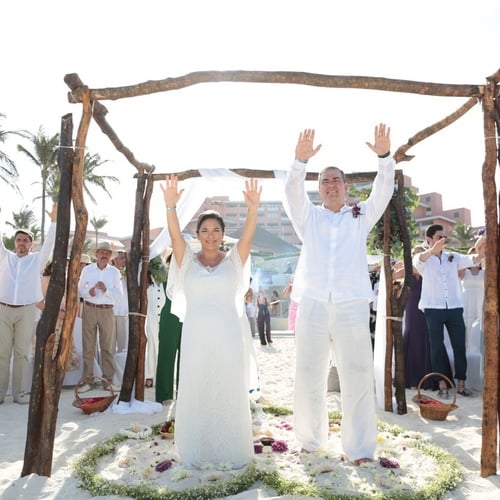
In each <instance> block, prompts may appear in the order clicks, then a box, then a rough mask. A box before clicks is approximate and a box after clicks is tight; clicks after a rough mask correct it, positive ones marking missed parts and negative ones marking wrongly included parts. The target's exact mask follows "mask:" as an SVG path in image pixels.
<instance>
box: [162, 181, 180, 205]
mask: <svg viewBox="0 0 500 500" xmlns="http://www.w3.org/2000/svg"><path fill="white" fill-rule="evenodd" d="M178 184H179V180H178V178H177V176H176V175H175V174H172V175H170V176H168V175H167V176H166V177H165V184H160V187H161V190H162V191H163V199H164V201H165V206H167V207H171V208H173V207H175V206H176V205H177V203H178V202H179V200H180V198H181V195H182V193H183V192H184V189H181V190H179V187H178Z"/></svg>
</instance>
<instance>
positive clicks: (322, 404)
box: [285, 124, 395, 465]
mask: <svg viewBox="0 0 500 500" xmlns="http://www.w3.org/2000/svg"><path fill="white" fill-rule="evenodd" d="M314 135H315V132H314V130H312V129H306V130H304V131H303V132H301V133H300V135H299V139H298V141H297V145H296V147H295V162H294V163H293V165H292V167H291V169H290V170H289V172H288V176H287V178H286V184H285V196H286V199H287V202H288V203H287V205H288V207H289V211H290V217H291V220H292V223H293V226H294V228H295V232H296V233H297V235H298V236H299V238H300V239H301V241H302V249H301V253H300V257H299V261H298V264H297V267H296V270H295V279H294V283H293V291H292V298H293V299H294V300H296V301H297V302H298V303H299V307H298V311H297V322H296V327H295V335H296V351H297V357H296V376H295V392H294V418H295V433H296V436H297V440H298V441H299V442H300V443H302V448H303V450H305V451H309V452H312V451H315V450H318V449H320V448H322V447H324V446H325V445H326V443H327V441H328V410H327V404H326V394H327V383H328V371H329V364H330V360H331V359H332V354H331V353H332V349H333V353H334V357H335V361H336V365H337V370H338V375H339V379H340V385H341V388H342V391H341V400H342V413H343V416H342V445H343V448H344V452H345V453H346V455H347V457H348V459H349V460H351V461H353V462H354V463H355V464H357V465H359V464H361V463H363V462H366V461H369V460H371V459H373V456H374V453H375V448H376V444H377V423H376V408H375V394H374V375H373V353H372V344H371V340H370V329H369V312H370V309H369V306H368V304H369V301H370V299H371V298H372V289H371V285H370V279H369V275H368V262H367V258H366V240H367V237H368V234H369V232H370V230H371V229H372V227H373V226H374V225H375V223H376V222H377V221H378V220H379V218H380V217H381V215H382V214H383V212H384V210H385V208H386V206H387V204H388V203H389V200H390V199H391V196H392V194H393V191H394V167H395V163H394V160H393V159H392V158H391V156H390V129H389V127H386V126H385V125H384V124H380V125H378V126H376V127H375V141H374V144H373V145H372V144H369V143H367V144H368V146H369V147H370V149H371V150H372V151H373V152H374V153H375V154H376V155H377V156H378V158H379V159H378V163H379V168H378V173H377V175H376V177H375V180H374V182H373V188H372V191H371V194H370V196H369V197H368V199H367V200H366V201H364V202H361V203H359V204H358V205H356V208H355V209H353V207H349V206H348V205H347V204H346V197H347V195H348V184H347V182H346V177H345V174H344V172H343V171H342V170H340V169H339V168H337V167H326V168H325V169H323V171H322V172H321V173H320V175H319V194H320V197H321V200H322V202H323V203H322V205H320V206H316V205H314V204H313V203H312V202H311V200H310V199H309V198H308V196H307V192H306V187H305V178H306V165H307V162H308V161H309V160H310V159H311V158H312V157H313V156H314V155H316V153H317V152H318V151H319V150H320V148H321V145H318V146H315V145H314Z"/></svg>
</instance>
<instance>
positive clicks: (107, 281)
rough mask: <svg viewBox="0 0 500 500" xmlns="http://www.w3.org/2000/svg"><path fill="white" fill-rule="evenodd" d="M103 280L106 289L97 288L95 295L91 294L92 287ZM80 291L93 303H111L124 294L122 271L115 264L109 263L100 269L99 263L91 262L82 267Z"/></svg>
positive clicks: (79, 283) (84, 297)
mask: <svg viewBox="0 0 500 500" xmlns="http://www.w3.org/2000/svg"><path fill="white" fill-rule="evenodd" d="M98 281H102V282H103V283H104V285H105V286H106V291H105V292H104V293H103V292H102V290H96V291H95V292H96V294H95V295H94V296H92V295H90V289H91V288H92V287H93V286H94V285H95V284H96V283H97V282H98ZM78 293H79V294H80V297H82V298H83V299H84V300H86V301H87V302H92V304H111V305H114V304H115V301H117V300H119V299H120V298H121V297H122V295H123V290H122V280H121V274H120V271H118V269H117V268H116V267H115V266H112V265H110V264H108V265H107V266H106V267H105V268H104V269H99V267H97V264H96V263H94V264H89V265H88V266H85V267H84V268H83V269H82V274H81V275H80V281H79V282H78Z"/></svg>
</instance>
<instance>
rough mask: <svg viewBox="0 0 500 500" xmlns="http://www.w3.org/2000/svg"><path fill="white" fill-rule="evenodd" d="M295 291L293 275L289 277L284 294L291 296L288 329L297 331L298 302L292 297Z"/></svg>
mask: <svg viewBox="0 0 500 500" xmlns="http://www.w3.org/2000/svg"><path fill="white" fill-rule="evenodd" d="M292 291H293V275H292V276H290V278H289V279H288V285H287V286H286V287H285V288H284V289H283V293H282V295H283V296H284V297H289V299H290V302H289V304H288V329H289V330H290V331H292V332H295V321H296V320H297V306H298V304H297V302H295V300H293V299H292V298H291V296H292Z"/></svg>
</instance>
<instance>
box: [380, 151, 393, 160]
mask: <svg viewBox="0 0 500 500" xmlns="http://www.w3.org/2000/svg"><path fill="white" fill-rule="evenodd" d="M390 154H391V151H390V150H389V151H387V153H385V154H383V155H378V157H379V158H387V157H388V156H389V155H390Z"/></svg>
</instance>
